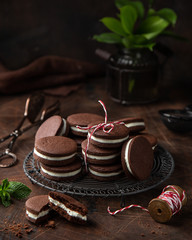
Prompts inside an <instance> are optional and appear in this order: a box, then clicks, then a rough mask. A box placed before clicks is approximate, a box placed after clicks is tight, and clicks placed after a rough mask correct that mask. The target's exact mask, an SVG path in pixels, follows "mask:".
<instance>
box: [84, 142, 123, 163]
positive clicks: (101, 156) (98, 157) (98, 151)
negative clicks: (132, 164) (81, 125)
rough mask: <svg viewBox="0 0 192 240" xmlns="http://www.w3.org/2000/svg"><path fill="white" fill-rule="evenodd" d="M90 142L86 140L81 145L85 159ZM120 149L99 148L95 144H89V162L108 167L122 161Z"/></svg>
mask: <svg viewBox="0 0 192 240" xmlns="http://www.w3.org/2000/svg"><path fill="white" fill-rule="evenodd" d="M87 142H88V140H84V141H83V142H82V144H81V147H82V156H83V158H84V159H85V151H86V147H87ZM120 155H121V152H120V149H119V148H113V149H112V148H98V147H96V146H94V145H93V144H91V143H90V144H89V146H88V148H87V154H86V156H87V162H89V163H91V164H97V165H108V164H111V163H114V162H117V161H120V159H121V156H120Z"/></svg>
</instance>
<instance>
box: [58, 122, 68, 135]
mask: <svg viewBox="0 0 192 240" xmlns="http://www.w3.org/2000/svg"><path fill="white" fill-rule="evenodd" d="M66 128H67V122H66V120H65V119H64V118H63V128H62V130H61V132H60V134H59V136H63V135H64V134H65V133H66Z"/></svg>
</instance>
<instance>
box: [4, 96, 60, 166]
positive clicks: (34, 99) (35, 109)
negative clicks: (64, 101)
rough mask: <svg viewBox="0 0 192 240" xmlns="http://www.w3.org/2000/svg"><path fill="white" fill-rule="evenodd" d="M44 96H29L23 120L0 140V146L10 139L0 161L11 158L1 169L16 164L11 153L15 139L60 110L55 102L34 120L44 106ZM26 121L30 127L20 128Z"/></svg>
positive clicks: (13, 154)
mask: <svg viewBox="0 0 192 240" xmlns="http://www.w3.org/2000/svg"><path fill="white" fill-rule="evenodd" d="M44 100H45V99H44V95H43V94H42V93H35V94H33V95H31V96H30V97H29V98H27V100H26V104H25V111H24V115H23V118H22V119H21V121H20V122H19V124H18V126H17V127H16V128H15V130H13V131H12V132H11V133H10V134H9V135H7V136H5V137H3V138H1V139H0V144H1V143H3V142H4V141H6V140H7V139H9V138H11V141H10V142H9V143H8V145H7V147H6V148H5V150H4V151H3V152H2V153H0V161H1V160H3V159H4V158H6V157H7V158H8V157H9V158H12V161H11V162H10V163H8V164H1V163H0V167H1V168H6V167H11V166H13V165H14V164H15V163H16V162H17V156H16V154H15V153H13V152H12V149H13V145H14V143H15V141H16V140H17V138H18V137H19V136H21V135H22V134H23V133H24V132H26V131H27V130H29V129H31V128H32V127H34V126H37V125H40V124H41V123H42V122H43V121H44V120H46V119H47V118H49V117H50V116H52V115H53V114H56V113H58V112H59V110H60V102H59V101H58V100H57V101H56V102H55V103H53V104H52V105H50V106H48V107H47V108H45V109H43V110H42V112H41V116H40V119H39V120H35V119H36V117H37V115H38V114H39V113H40V111H41V109H42V107H43V104H44ZM26 119H28V120H29V122H30V123H31V125H29V126H27V127H25V128H22V126H23V124H24V122H25V120H26Z"/></svg>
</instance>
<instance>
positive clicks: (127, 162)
mask: <svg viewBox="0 0 192 240" xmlns="http://www.w3.org/2000/svg"><path fill="white" fill-rule="evenodd" d="M132 140H133V139H131V140H129V141H128V143H127V145H126V147H125V163H126V166H127V168H128V170H129V172H130V173H131V174H132V175H133V172H132V170H131V167H130V164H129V157H128V153H129V146H130V143H131V142H132Z"/></svg>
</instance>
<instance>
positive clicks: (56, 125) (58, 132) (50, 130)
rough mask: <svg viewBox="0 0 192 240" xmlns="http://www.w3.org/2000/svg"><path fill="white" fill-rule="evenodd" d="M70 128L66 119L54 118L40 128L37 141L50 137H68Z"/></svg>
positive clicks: (36, 137) (36, 135)
mask: <svg viewBox="0 0 192 240" xmlns="http://www.w3.org/2000/svg"><path fill="white" fill-rule="evenodd" d="M69 128H70V127H69V124H68V123H67V121H66V120H65V119H64V118H62V117H61V116H59V115H55V116H52V117H50V118H48V119H47V120H46V121H45V122H43V123H42V124H41V126H40V127H39V128H38V130H37V132H36V134H35V141H37V140H38V139H39V138H43V137H49V136H67V135H68V133H69Z"/></svg>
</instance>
